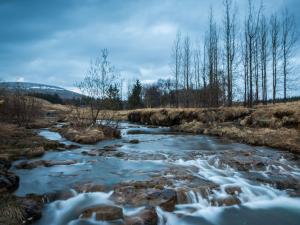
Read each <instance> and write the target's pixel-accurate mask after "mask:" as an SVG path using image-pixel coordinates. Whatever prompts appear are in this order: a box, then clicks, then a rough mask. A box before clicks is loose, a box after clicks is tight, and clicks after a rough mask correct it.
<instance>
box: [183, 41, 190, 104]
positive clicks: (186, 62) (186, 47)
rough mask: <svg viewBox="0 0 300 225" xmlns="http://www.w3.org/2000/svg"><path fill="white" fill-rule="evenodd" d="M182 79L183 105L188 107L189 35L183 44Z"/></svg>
mask: <svg viewBox="0 0 300 225" xmlns="http://www.w3.org/2000/svg"><path fill="white" fill-rule="evenodd" d="M183 79H184V82H183V83H184V91H185V106H186V107H189V106H190V102H189V100H190V99H189V98H190V79H191V42H190V37H189V36H186V37H185V39H184V44H183Z"/></svg>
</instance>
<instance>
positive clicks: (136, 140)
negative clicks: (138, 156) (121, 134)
mask: <svg viewBox="0 0 300 225" xmlns="http://www.w3.org/2000/svg"><path fill="white" fill-rule="evenodd" d="M129 143H130V144H138V143H140V141H139V140H138V139H132V140H130V141H129Z"/></svg>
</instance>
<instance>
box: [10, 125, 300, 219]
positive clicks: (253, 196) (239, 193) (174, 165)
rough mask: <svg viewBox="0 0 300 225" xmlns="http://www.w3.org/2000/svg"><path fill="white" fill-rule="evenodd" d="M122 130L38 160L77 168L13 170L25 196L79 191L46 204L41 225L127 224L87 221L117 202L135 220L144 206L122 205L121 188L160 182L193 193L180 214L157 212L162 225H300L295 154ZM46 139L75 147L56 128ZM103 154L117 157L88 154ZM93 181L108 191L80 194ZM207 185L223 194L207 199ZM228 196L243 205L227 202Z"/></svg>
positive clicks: (163, 131)
mask: <svg viewBox="0 0 300 225" xmlns="http://www.w3.org/2000/svg"><path fill="white" fill-rule="evenodd" d="M120 129H121V133H122V138H121V139H115V140H107V141H103V142H99V143H97V144H96V145H79V148H77V149H73V150H67V151H49V152H46V153H45V154H44V155H43V156H42V157H40V158H38V159H39V160H40V159H43V160H74V161H76V163H74V164H71V165H55V166H51V167H37V168H33V169H16V168H14V169H13V170H14V172H15V173H16V174H17V175H18V176H19V177H20V185H19V189H18V190H17V192H16V195H18V196H25V195H26V194H30V193H34V194H40V195H41V194H44V193H50V192H55V191H60V190H70V191H71V193H73V194H72V196H71V197H70V198H68V199H66V200H57V201H53V202H50V203H48V204H46V205H45V207H44V210H43V217H42V218H41V219H40V220H39V221H37V222H35V223H34V225H45V224H47V225H92V224H123V223H122V221H111V222H108V221H96V220H95V218H94V217H92V218H90V219H82V218H80V214H81V212H82V210H84V209H85V208H87V207H90V206H94V205H98V204H109V205H110V204H111V205H114V204H115V205H119V206H120V207H122V208H123V213H124V215H125V216H131V215H134V214H136V213H138V212H139V211H140V210H142V209H143V206H138V207H137V206H132V205H130V204H119V203H117V202H115V201H114V199H113V198H112V196H113V194H114V193H113V192H114V191H113V190H114V187H115V186H116V185H118V184H123V183H128V182H129V183H130V182H136V181H148V180H151V179H154V178H155V179H163V180H164V181H165V183H164V188H172V189H176V190H184V193H185V195H186V200H185V201H183V202H179V203H177V204H176V206H175V210H174V211H173V212H167V211H165V210H163V209H162V208H160V207H158V206H157V207H156V213H157V215H158V224H159V225H179V224H180V225H185V224H203V225H212V224H216V225H235V224H236V225H261V224H272V225H282V224H284V225H298V224H299V221H300V198H299V197H300V159H299V158H298V157H296V156H294V155H293V154H291V153H288V152H284V151H280V150H274V149H270V148H267V147H254V146H249V145H245V144H240V143H235V142H233V141H230V140H226V139H223V138H217V137H211V136H205V135H189V134H182V133H174V132H172V131H171V130H170V129H169V128H166V127H147V126H143V125H137V124H131V123H127V122H122V123H121V124H120ZM39 135H41V136H44V137H45V138H47V139H50V140H58V141H60V142H62V143H64V144H75V143H72V142H69V141H67V140H65V139H64V138H63V137H61V136H60V135H59V134H58V133H56V132H52V131H50V130H48V129H42V130H40V132H39ZM132 140H138V141H135V142H133V141H132ZM99 149H100V150H99ZM101 149H102V150H103V151H105V149H113V151H108V153H107V154H106V155H92V154H86V153H89V152H93V151H96V150H97V151H101ZM116 152H117V153H118V154H116ZM110 153H113V154H110ZM34 160H37V159H34ZM34 160H32V161H34ZM21 161H22V160H19V161H16V162H15V165H17V164H18V163H20V162H21ZM86 183H93V184H101V185H104V186H105V187H106V191H104V192H87V193H79V192H78V191H76V189H75V188H74V187H75V186H76V185H77V186H78V185H80V184H86ZM203 184H205V185H206V186H209V187H211V186H213V185H215V186H217V188H212V189H211V191H209V192H207V193H206V194H203V193H202V192H201V185H203ZM230 190H232V191H230ZM232 196H234V197H232ZM229 197H230V198H229ZM228 198H229V199H231V200H232V199H233V200H232V201H235V202H233V204H231V203H229V204H227V203H226V204H223V202H222V201H221V203H220V201H219V199H223V200H224V199H228ZM236 202H237V204H235V203H236Z"/></svg>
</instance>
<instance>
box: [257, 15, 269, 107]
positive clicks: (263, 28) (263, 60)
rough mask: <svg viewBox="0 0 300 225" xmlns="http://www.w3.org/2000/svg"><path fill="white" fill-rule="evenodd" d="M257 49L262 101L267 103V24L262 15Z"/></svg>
mask: <svg viewBox="0 0 300 225" xmlns="http://www.w3.org/2000/svg"><path fill="white" fill-rule="evenodd" d="M259 49H260V69H261V89H262V101H263V103H264V104H267V100H268V96H267V93H268V92H267V60H268V51H267V49H268V25H267V20H266V17H265V16H262V17H261V19H260V27H259Z"/></svg>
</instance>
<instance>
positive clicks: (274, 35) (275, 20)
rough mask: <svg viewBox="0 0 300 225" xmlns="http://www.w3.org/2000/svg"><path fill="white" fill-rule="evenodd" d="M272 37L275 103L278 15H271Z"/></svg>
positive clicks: (274, 93)
mask: <svg viewBox="0 0 300 225" xmlns="http://www.w3.org/2000/svg"><path fill="white" fill-rule="evenodd" d="M270 23H271V39H272V41H271V42H272V75H273V76H272V94H273V104H274V103H275V101H276V92H277V65H278V48H279V22H278V18H277V15H275V14H273V15H272V17H271V21H270Z"/></svg>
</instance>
